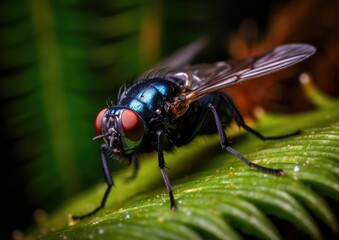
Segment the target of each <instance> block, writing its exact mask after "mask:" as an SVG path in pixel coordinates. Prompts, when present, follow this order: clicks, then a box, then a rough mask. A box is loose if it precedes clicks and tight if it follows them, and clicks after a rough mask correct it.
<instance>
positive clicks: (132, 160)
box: [125, 155, 139, 182]
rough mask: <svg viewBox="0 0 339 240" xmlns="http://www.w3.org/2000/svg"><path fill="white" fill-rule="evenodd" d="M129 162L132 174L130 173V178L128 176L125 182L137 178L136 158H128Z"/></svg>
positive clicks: (137, 164)
mask: <svg viewBox="0 0 339 240" xmlns="http://www.w3.org/2000/svg"><path fill="white" fill-rule="evenodd" d="M129 161H130V164H131V165H132V167H133V172H132V174H131V176H128V177H126V178H125V181H126V182H129V181H131V180H133V179H134V178H135V177H136V176H137V173H138V170H139V160H138V158H137V157H136V156H134V155H132V156H130V157H129Z"/></svg>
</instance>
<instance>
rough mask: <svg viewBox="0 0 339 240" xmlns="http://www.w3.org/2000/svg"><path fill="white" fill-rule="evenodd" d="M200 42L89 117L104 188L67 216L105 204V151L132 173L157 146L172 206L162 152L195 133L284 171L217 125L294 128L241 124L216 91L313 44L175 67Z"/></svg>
mask: <svg viewBox="0 0 339 240" xmlns="http://www.w3.org/2000/svg"><path fill="white" fill-rule="evenodd" d="M202 45H203V44H202V41H197V42H195V43H193V44H191V45H189V46H188V47H186V48H184V49H183V50H182V51H180V52H179V54H176V55H174V57H172V58H170V59H169V60H168V61H166V62H164V63H162V64H161V65H160V66H159V67H158V68H157V69H156V70H151V71H148V72H147V73H146V74H144V75H143V76H142V77H141V78H140V79H139V80H138V82H137V83H135V84H133V85H132V86H130V87H123V88H121V90H120V93H119V97H118V102H117V104H116V105H114V106H111V105H109V106H108V107H107V108H105V109H103V110H102V111H100V112H99V114H98V116H97V118H96V120H95V127H96V130H97V134H98V135H97V136H96V137H95V138H94V139H103V141H104V143H103V144H102V145H101V163H102V167H103V171H104V177H105V181H106V183H107V189H106V191H105V194H104V196H103V198H102V201H101V204H100V206H99V207H97V208H96V209H94V210H93V211H92V212H89V213H88V214H85V215H82V216H73V219H82V218H85V217H88V216H91V215H93V214H95V213H96V212H97V211H98V210H100V209H101V208H103V207H104V206H105V203H106V200H107V197H108V195H109V193H110V191H111V188H112V186H113V179H112V177H111V173H110V170H109V167H108V164H107V160H106V155H107V154H108V155H112V158H113V159H127V160H128V161H129V162H130V163H132V165H133V166H134V174H133V175H134V176H135V174H136V171H137V169H138V159H137V157H136V156H137V155H139V154H140V153H147V152H152V151H157V152H158V165H159V168H160V171H161V173H162V176H163V179H164V182H165V185H166V188H167V191H168V194H169V198H170V204H171V205H170V207H171V209H172V210H175V209H176V203H175V199H174V196H173V191H172V187H171V184H170V181H169V179H168V176H167V174H166V171H165V160H164V156H163V151H171V150H172V149H173V148H174V147H179V146H182V145H186V144H188V143H189V142H191V141H192V140H193V139H194V138H195V137H196V136H198V135H204V134H214V133H218V134H219V136H220V141H221V146H222V149H223V150H226V151H228V152H229V153H231V154H233V155H234V156H235V157H237V158H239V159H240V160H242V161H243V162H245V163H246V164H247V165H249V166H250V167H253V168H256V169H259V170H261V171H264V172H267V173H273V174H277V175H284V171H283V170H281V169H273V168H267V167H263V166H260V165H257V164H255V163H252V162H250V161H249V160H248V159H247V158H246V157H244V156H243V155H242V154H241V153H239V152H237V151H236V150H235V149H234V148H232V147H231V146H229V143H228V141H227V136H226V133H225V131H224V127H223V126H225V125H227V124H229V123H230V121H231V120H232V119H234V120H235V121H236V123H237V124H238V125H239V126H240V127H243V128H244V129H246V130H247V131H249V132H250V133H252V134H254V135H255V136H257V137H259V138H260V139H262V140H267V139H281V138H284V137H288V136H291V135H294V134H296V133H297V132H295V133H292V134H287V135H283V136H277V137H265V136H263V135H261V134H260V133H259V132H257V131H255V130H254V129H252V128H250V127H249V126H247V125H246V124H245V122H244V120H243V118H242V116H241V114H240V113H239V111H238V110H237V108H236V107H235V105H234V104H233V102H232V100H231V99H230V98H229V97H228V96H227V95H226V94H225V93H224V92H221V90H223V89H225V88H227V87H229V86H231V85H234V84H238V83H241V82H244V81H247V80H250V79H254V78H257V77H259V76H262V75H265V74H268V73H272V72H275V71H278V70H280V69H283V68H286V67H288V66H291V65H293V64H296V63H298V62H300V61H302V60H304V59H306V58H308V57H309V56H311V55H312V54H314V53H315V51H316V50H315V48H314V47H313V46H311V45H308V44H287V45H282V46H278V47H276V48H274V49H273V50H271V51H268V52H265V53H262V54H260V55H257V56H254V57H251V58H247V59H243V60H235V61H228V62H217V63H213V64H198V65H186V66H184V67H180V66H182V63H185V62H187V61H188V60H189V59H190V58H192V57H193V56H194V55H195V54H196V52H197V51H198V50H199V49H200V48H201V46H202Z"/></svg>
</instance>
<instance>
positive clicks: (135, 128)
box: [121, 109, 144, 142]
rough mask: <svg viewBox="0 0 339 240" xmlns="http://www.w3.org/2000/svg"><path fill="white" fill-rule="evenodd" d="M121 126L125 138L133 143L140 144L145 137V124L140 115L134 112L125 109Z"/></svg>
mask: <svg viewBox="0 0 339 240" xmlns="http://www.w3.org/2000/svg"><path fill="white" fill-rule="evenodd" d="M121 125H122V129H123V131H124V134H125V136H126V137H127V138H128V139H129V140H131V141H133V142H138V141H139V140H141V138H142V136H143V135H144V124H143V123H142V121H141V119H140V117H139V115H138V114H136V113H135V112H134V111H132V110H129V109H125V110H124V111H123V112H122V115H121Z"/></svg>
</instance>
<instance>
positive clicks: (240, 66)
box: [183, 44, 316, 102]
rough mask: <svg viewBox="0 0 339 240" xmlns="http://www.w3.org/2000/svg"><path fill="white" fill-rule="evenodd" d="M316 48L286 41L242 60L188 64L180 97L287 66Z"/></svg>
mask: <svg viewBox="0 0 339 240" xmlns="http://www.w3.org/2000/svg"><path fill="white" fill-rule="evenodd" d="M315 51H316V49H315V48H314V47H313V46H312V45H308V44H286V45H281V46H279V47H276V48H274V49H273V50H271V51H268V52H265V53H262V54H259V55H256V56H254V57H251V58H247V59H243V60H234V61H228V62H217V63H214V64H198V65H193V66H187V67H185V68H184V69H183V72H185V73H186V74H187V75H188V76H192V82H191V87H190V89H187V91H186V92H184V93H183V97H184V98H185V100H186V101H189V102H192V101H195V100H197V99H199V98H201V97H204V96H206V95H208V94H209V93H211V92H215V91H218V90H222V89H224V88H226V87H229V86H231V85H234V84H238V83H241V82H244V81H247V80H250V79H253V78H257V77H260V76H263V75H266V74H269V73H272V72H275V71H278V70H280V69H283V68H286V67H289V66H291V65H293V64H296V63H298V62H300V61H302V60H304V59H306V58H308V57H309V56H311V55H312V54H314V53H315Z"/></svg>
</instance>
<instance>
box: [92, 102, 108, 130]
mask: <svg viewBox="0 0 339 240" xmlns="http://www.w3.org/2000/svg"><path fill="white" fill-rule="evenodd" d="M106 110H107V108H104V109H102V110H101V111H100V112H99V113H98V115H97V117H96V118H95V121H94V127H95V130H96V132H97V134H98V135H101V134H102V133H101V123H102V118H103V117H104V113H105V112H106Z"/></svg>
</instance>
